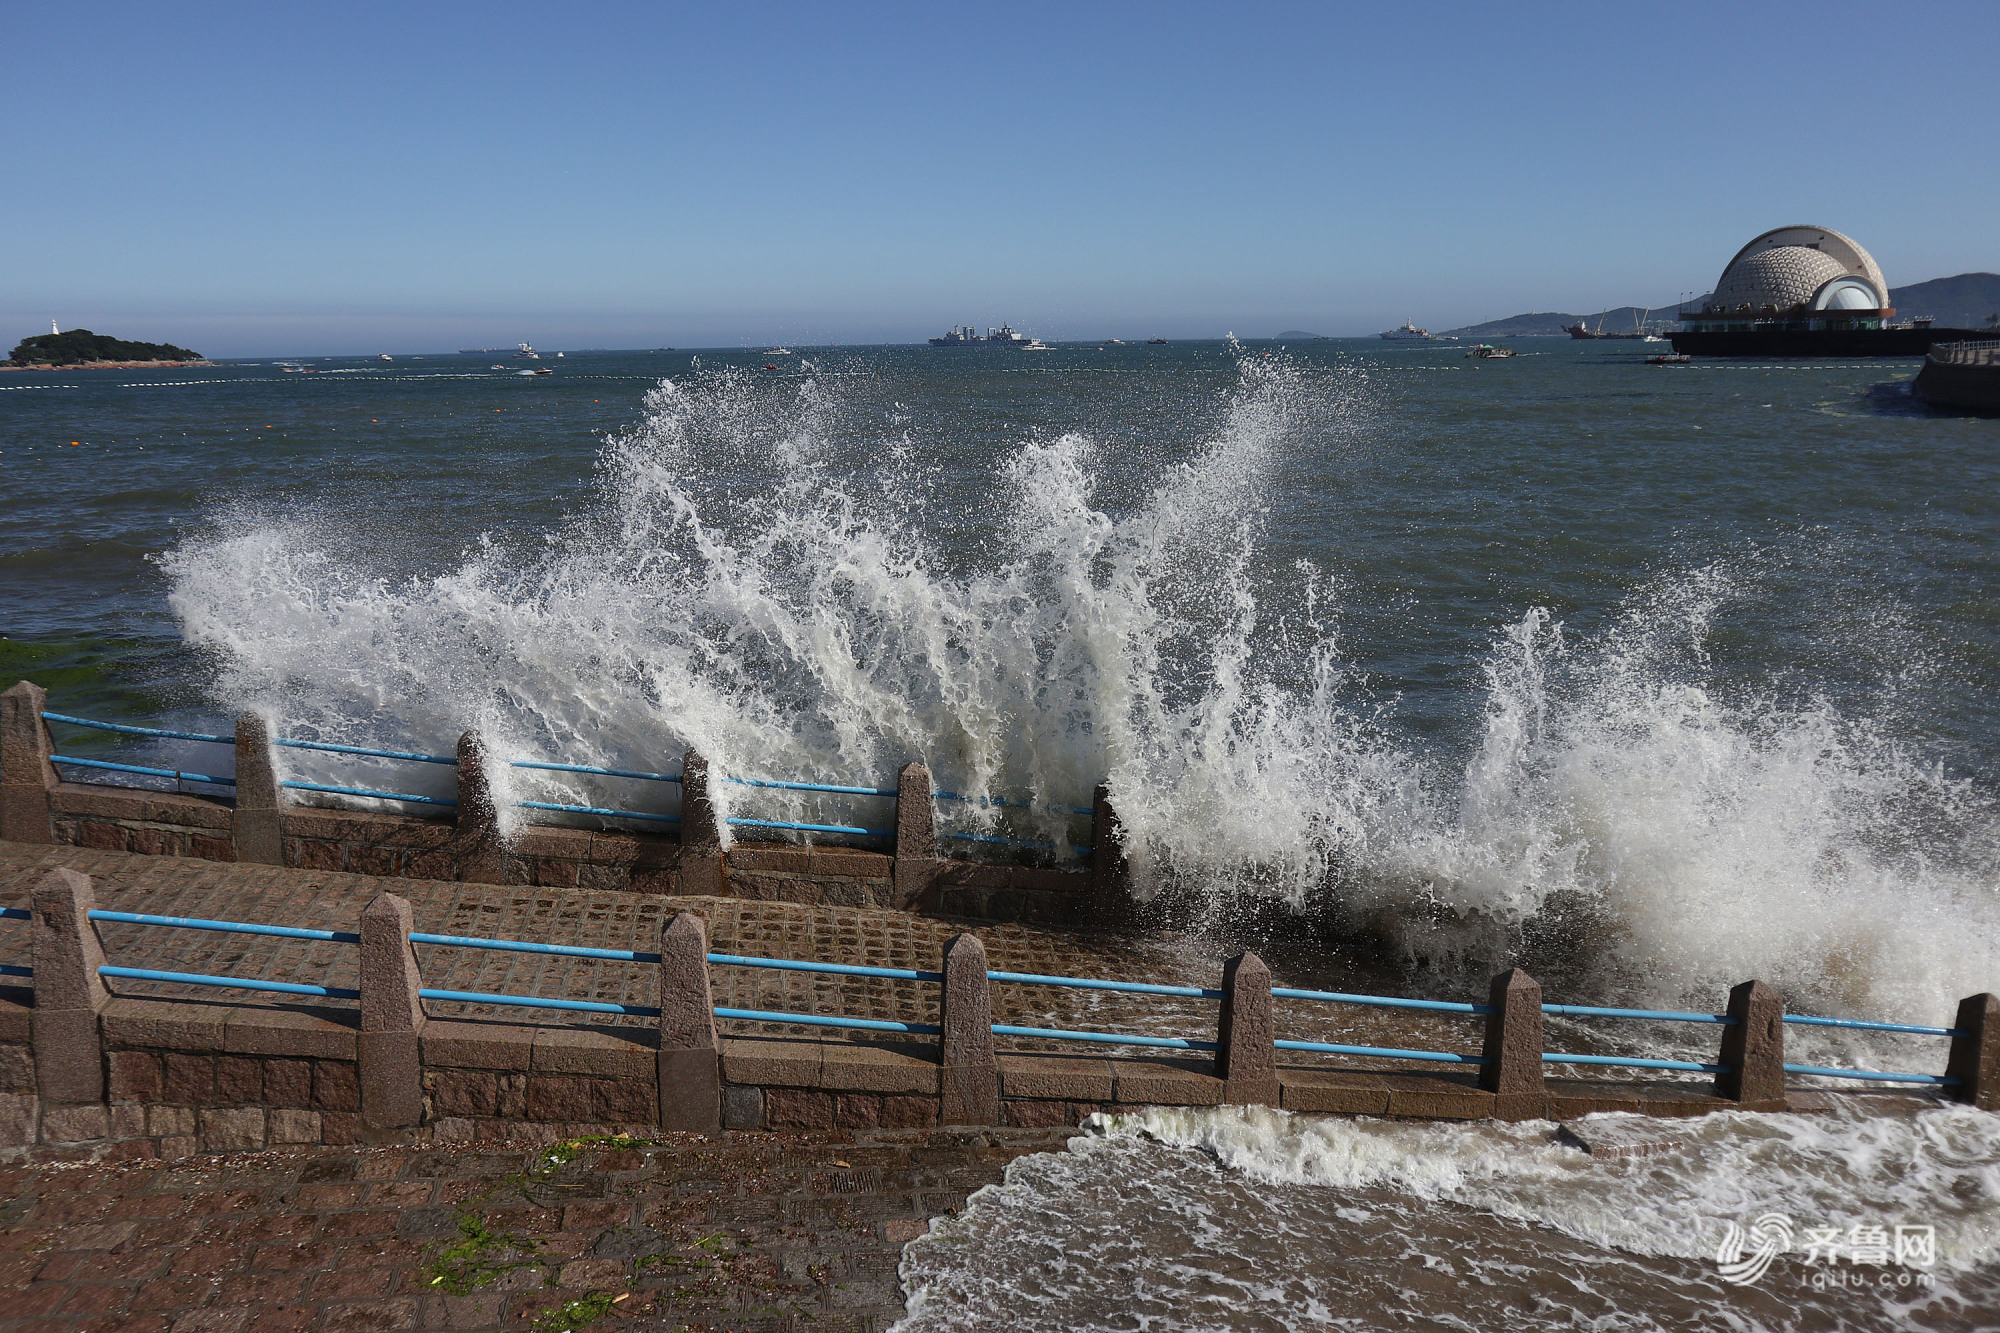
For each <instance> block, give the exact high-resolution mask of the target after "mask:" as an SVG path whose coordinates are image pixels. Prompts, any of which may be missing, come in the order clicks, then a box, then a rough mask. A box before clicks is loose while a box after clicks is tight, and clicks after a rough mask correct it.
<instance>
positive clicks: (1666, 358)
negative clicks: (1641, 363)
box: [1646, 352, 1694, 366]
mask: <svg viewBox="0 0 2000 1333" xmlns="http://www.w3.org/2000/svg"><path fill="white" fill-rule="evenodd" d="M1692 360H1694V358H1693V357H1691V356H1689V355H1688V354H1687V353H1686V352H1662V353H1660V355H1658V356H1649V357H1647V358H1646V364H1647V365H1649V366H1684V365H1686V364H1687V363H1688V362H1690V361H1692Z"/></svg>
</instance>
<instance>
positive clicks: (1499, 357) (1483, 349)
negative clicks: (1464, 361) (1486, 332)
mask: <svg viewBox="0 0 2000 1333" xmlns="http://www.w3.org/2000/svg"><path fill="white" fill-rule="evenodd" d="M1465 354H1466V355H1467V356H1476V357H1478V358H1479V359H1480V360H1481V361H1504V360H1506V359H1507V358H1508V357H1510V356H1512V355H1514V349H1513V348H1511V347H1495V346H1494V345H1493V344H1492V343H1474V344H1472V346H1470V347H1468V348H1466V349H1465Z"/></svg>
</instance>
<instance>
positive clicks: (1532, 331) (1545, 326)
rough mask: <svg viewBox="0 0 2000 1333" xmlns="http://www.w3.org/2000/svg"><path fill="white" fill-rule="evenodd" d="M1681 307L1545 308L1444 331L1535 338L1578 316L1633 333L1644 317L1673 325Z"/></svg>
mask: <svg viewBox="0 0 2000 1333" xmlns="http://www.w3.org/2000/svg"><path fill="white" fill-rule="evenodd" d="M1679 309H1680V307H1679V306H1677V305H1675V304H1674V303H1673V302H1671V301H1670V302H1668V303H1667V304H1666V305H1665V306H1654V307H1653V308H1652V309H1651V310H1650V311H1648V310H1645V309H1642V308H1641V307H1639V306H1636V305H1621V306H1619V307H1617V308H1616V309H1614V310H1600V311H1598V312H1597V313H1596V314H1592V315H1567V314H1563V313H1561V312H1559V311H1546V312H1544V313H1541V314H1533V315H1510V316H1509V317H1507V318H1506V319H1495V320H1488V321H1487V322H1486V323H1484V324H1468V325H1466V326H1465V327H1464V328H1462V329H1446V330H1445V333H1446V335H1447V336H1449V337H1457V338H1532V337H1534V336H1535V335H1536V334H1540V333H1561V332H1562V331H1563V329H1564V328H1566V327H1567V326H1569V325H1571V324H1574V323H1576V322H1577V321H1578V320H1579V319H1580V320H1582V321H1583V322H1584V323H1586V324H1588V325H1589V326H1590V327H1591V328H1593V329H1594V328H1596V327H1598V324H1599V321H1602V323H1603V326H1604V331H1605V332H1606V333H1630V332H1632V330H1634V329H1636V328H1638V327H1639V325H1640V323H1641V322H1642V321H1643V322H1644V323H1647V324H1667V325H1672V324H1673V322H1674V320H1675V318H1676V317H1677V315H1676V312H1677V311H1678V310H1679Z"/></svg>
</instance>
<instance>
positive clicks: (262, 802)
mask: <svg viewBox="0 0 2000 1333" xmlns="http://www.w3.org/2000/svg"><path fill="white" fill-rule="evenodd" d="M284 804H285V798H284V792H283V789H281V788H280V787H279V786H278V770H277V765H276V764H275V763H274V762H273V759H272V755H271V729H270V726H269V725H268V724H267V723H266V722H265V721H264V719H263V718H261V717H259V716H257V714H255V713H245V714H243V715H242V716H241V717H239V718H237V719H236V813H235V815H234V816H232V824H233V828H234V832H235V834H236V859H237V860H239V861H251V862H255V863H256V864H258V865H266V866H281V865H283V864H284V863H285V811H284Z"/></svg>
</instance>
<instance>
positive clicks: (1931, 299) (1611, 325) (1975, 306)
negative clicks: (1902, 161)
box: [1284, 273, 2000, 338]
mask: <svg viewBox="0 0 2000 1333" xmlns="http://www.w3.org/2000/svg"><path fill="white" fill-rule="evenodd" d="M1704 299H1705V298H1704V297H1693V298H1690V299H1689V301H1688V303H1687V304H1688V307H1689V308H1690V309H1693V308H1694V307H1697V306H1699V305H1700V304H1701V302H1702V301H1703V300H1704ZM1889 304H1890V305H1892V306H1894V307H1895V308H1896V315H1897V317H1898V318H1901V319H1908V318H1909V317H1910V316H1912V315H1929V316H1930V317H1931V318H1932V319H1933V320H1934V321H1935V322H1936V323H1937V324H1938V326H1939V327H1940V328H1953V329H1983V328H1987V327H1989V325H1988V323H1987V321H1988V320H1993V321H1994V324H1995V325H1997V326H2000V273H1961V274H1959V275H1958V276H1957V277H1955V278H1932V279H1931V280H1930V281H1929V282H1916V283H1911V284H1910V285H1909V286H1908V287H1891V288H1890V289H1889ZM1679 310H1680V305H1679V303H1678V302H1674V301H1669V302H1667V303H1666V304H1665V305H1659V306H1654V307H1653V308H1652V310H1651V311H1650V312H1648V311H1646V310H1644V309H1642V308H1640V307H1639V306H1632V305H1621V306H1619V307H1618V308H1616V309H1615V310H1602V311H1598V312H1597V313H1595V314H1589V315H1569V314H1562V313H1560V312H1556V311H1549V312H1546V313H1542V314H1532V315H1510V316H1508V317H1507V318H1506V319H1495V320H1489V321H1488V322H1486V323H1484V324H1468V325H1466V326H1465V327H1464V328H1462V329H1447V330H1445V332H1446V334H1448V335H1450V336H1454V337H1460V338H1529V337H1533V336H1534V335H1536V334H1539V333H1561V332H1562V331H1563V329H1564V328H1565V327H1566V326H1568V325H1571V324H1574V323H1576V322H1577V321H1578V320H1579V319H1580V320H1582V321H1583V322H1584V323H1585V324H1588V325H1589V326H1590V327H1591V328H1593V329H1595V328H1597V327H1598V326H1599V321H1602V324H1603V328H1604V331H1605V332H1606V333H1630V332H1631V331H1632V329H1633V328H1634V327H1636V322H1637V321H1638V320H1639V319H1641V318H1642V317H1643V318H1644V319H1645V320H1646V322H1647V323H1651V324H1660V323H1665V324H1668V325H1672V324H1673V322H1674V320H1675V319H1676V318H1677V316H1678V312H1679ZM1284 336H1286V337H1289V336H1291V335H1289V334H1286V335H1284Z"/></svg>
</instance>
